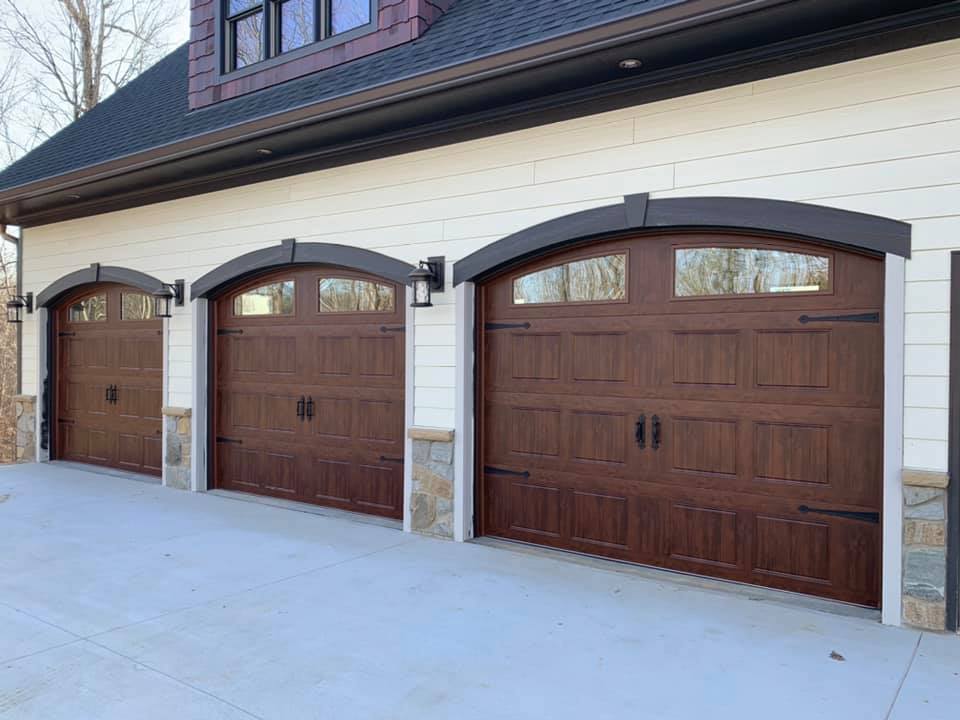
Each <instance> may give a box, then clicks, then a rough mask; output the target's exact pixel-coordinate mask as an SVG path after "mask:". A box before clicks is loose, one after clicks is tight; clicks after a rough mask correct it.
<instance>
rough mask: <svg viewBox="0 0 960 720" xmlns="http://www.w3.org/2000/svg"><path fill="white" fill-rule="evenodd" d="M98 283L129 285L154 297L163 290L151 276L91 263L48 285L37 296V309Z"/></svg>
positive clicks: (161, 284)
mask: <svg viewBox="0 0 960 720" xmlns="http://www.w3.org/2000/svg"><path fill="white" fill-rule="evenodd" d="M98 282H112V283H120V284H121V285H129V286H131V287H135V288H137V289H138V290H143V291H144V292H145V293H147V294H148V295H154V294H156V293H159V292H162V291H163V289H164V285H163V281H162V280H160V279H158V278H155V277H153V275H147V274H146V273H142V272H140V271H139V270H131V269H130V268H124V267H109V266H106V265H100V264H99V263H93V264H92V265H91V266H90V267H88V268H84V269H83V270H77V271H76V272H72V273H70V274H68V275H64V276H63V277H62V278H60V279H59V280H55V281H54V282H52V283H50V285H48V286H47V287H46V288H44V290H43V291H42V292H41V293H40V294H39V295H37V307H50V306H51V305H54V304H56V302H57V300H59V299H60V298H61V297H63V295H64V294H66V293H68V292H70V291H71V290H73V289H75V288H78V287H81V286H83V285H92V284H93V283H98Z"/></svg>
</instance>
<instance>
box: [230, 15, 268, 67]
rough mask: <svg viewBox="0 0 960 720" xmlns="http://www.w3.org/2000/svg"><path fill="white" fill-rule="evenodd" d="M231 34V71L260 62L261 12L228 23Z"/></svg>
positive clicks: (261, 39)
mask: <svg viewBox="0 0 960 720" xmlns="http://www.w3.org/2000/svg"><path fill="white" fill-rule="evenodd" d="M230 25H231V27H232V32H233V69H234V70H239V69H240V68H242V67H246V66H247V65H251V64H253V63H255V62H260V60H261V58H262V56H263V12H262V11H261V12H256V13H253V14H252V15H247V16H246V17H244V18H241V19H239V20H234V21H233V22H231V23H230Z"/></svg>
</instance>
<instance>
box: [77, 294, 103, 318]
mask: <svg viewBox="0 0 960 720" xmlns="http://www.w3.org/2000/svg"><path fill="white" fill-rule="evenodd" d="M68 317H69V318H70V322H103V321H105V320H106V319H107V296H106V295H92V296H91V297H88V298H84V299H83V300H78V301H77V302H75V303H74V304H73V305H71V306H70V310H69V311H68Z"/></svg>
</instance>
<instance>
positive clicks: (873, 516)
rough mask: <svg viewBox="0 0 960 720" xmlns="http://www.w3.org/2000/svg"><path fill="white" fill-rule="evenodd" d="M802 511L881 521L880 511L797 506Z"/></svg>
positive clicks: (870, 521) (871, 521)
mask: <svg viewBox="0 0 960 720" xmlns="http://www.w3.org/2000/svg"><path fill="white" fill-rule="evenodd" d="M797 510H799V511H800V512H802V513H804V514H807V513H813V514H814V515H831V516H833V517H839V518H846V519H847V520H862V521H863V522H869V523H874V524H879V522H880V513H878V512H854V511H852V510H826V509H824V508H812V507H807V506H806V505H801V506H800V507H798V508H797Z"/></svg>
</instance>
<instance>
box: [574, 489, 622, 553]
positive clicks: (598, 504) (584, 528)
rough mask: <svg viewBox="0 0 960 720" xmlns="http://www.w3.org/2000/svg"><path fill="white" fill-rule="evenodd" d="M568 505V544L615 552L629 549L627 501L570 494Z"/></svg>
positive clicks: (595, 494) (599, 494)
mask: <svg viewBox="0 0 960 720" xmlns="http://www.w3.org/2000/svg"><path fill="white" fill-rule="evenodd" d="M569 503H570V521H571V523H572V528H571V533H570V537H571V540H573V541H574V542H576V543H579V544H581V545H590V546H602V547H604V548H611V549H616V550H627V549H628V548H629V535H630V532H629V526H630V512H629V506H630V498H627V497H625V496H622V495H620V496H618V495H606V494H602V493H595V492H583V491H571V492H570V497H569Z"/></svg>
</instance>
